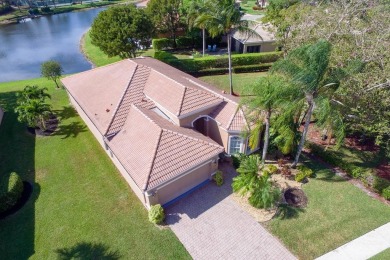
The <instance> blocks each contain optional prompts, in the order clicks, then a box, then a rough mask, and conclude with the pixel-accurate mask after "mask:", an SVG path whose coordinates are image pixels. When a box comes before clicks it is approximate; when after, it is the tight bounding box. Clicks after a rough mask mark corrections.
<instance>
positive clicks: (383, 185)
mask: <svg viewBox="0 0 390 260" xmlns="http://www.w3.org/2000/svg"><path fill="white" fill-rule="evenodd" d="M372 187H373V189H374V190H375V191H376V192H378V193H380V194H381V193H382V191H383V190H384V189H387V188H388V187H390V181H388V180H386V179H383V178H381V177H378V176H375V178H374V183H373V185H372Z"/></svg>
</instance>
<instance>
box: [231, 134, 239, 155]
mask: <svg viewBox="0 0 390 260" xmlns="http://www.w3.org/2000/svg"><path fill="white" fill-rule="evenodd" d="M241 147H242V138H241V137H239V136H237V135H233V136H230V137H229V154H235V153H241V152H242V149H241Z"/></svg>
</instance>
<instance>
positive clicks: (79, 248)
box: [55, 242, 121, 260]
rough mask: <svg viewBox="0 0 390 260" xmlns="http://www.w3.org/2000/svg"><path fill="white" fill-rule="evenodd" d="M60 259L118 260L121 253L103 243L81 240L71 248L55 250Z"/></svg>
mask: <svg viewBox="0 0 390 260" xmlns="http://www.w3.org/2000/svg"><path fill="white" fill-rule="evenodd" d="M55 252H56V253H57V255H58V259H61V260H68V259H83V260H84V259H85V260H87V259H102V260H117V259H120V257H121V255H120V254H119V252H118V251H112V250H110V248H109V247H108V246H106V245H104V244H102V243H90V242H79V243H77V244H75V245H74V246H72V247H69V248H60V249H57V250H55Z"/></svg>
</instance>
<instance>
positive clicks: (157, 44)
mask: <svg viewBox="0 0 390 260" xmlns="http://www.w3.org/2000/svg"><path fill="white" fill-rule="evenodd" d="M152 46H153V49H154V50H155V51H160V50H163V49H167V48H170V47H172V40H170V39H168V38H160V39H153V40H152Z"/></svg>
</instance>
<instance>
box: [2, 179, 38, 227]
mask: <svg viewBox="0 0 390 260" xmlns="http://www.w3.org/2000/svg"><path fill="white" fill-rule="evenodd" d="M32 192H33V186H32V184H31V183H29V182H27V181H24V182H23V192H22V196H21V197H20V199H19V201H18V202H17V203H16V204H15V205H14V206H13V207H12V208H9V209H8V210H6V211H4V212H1V213H0V219H4V218H6V217H8V216H9V215H12V214H14V213H16V212H17V211H18V210H20V209H21V208H22V207H23V206H24V205H25V204H26V203H27V201H28V199H29V198H30V197H31V194H32Z"/></svg>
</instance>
